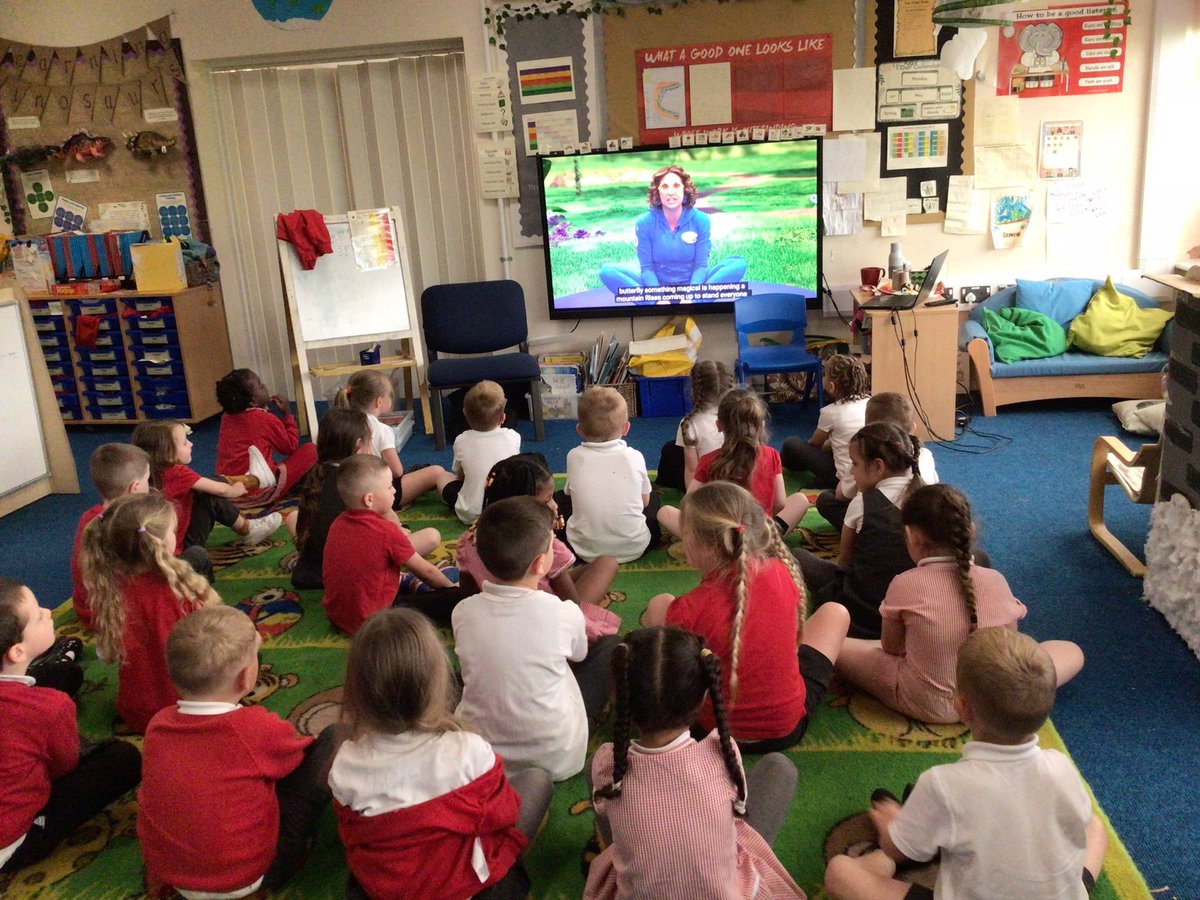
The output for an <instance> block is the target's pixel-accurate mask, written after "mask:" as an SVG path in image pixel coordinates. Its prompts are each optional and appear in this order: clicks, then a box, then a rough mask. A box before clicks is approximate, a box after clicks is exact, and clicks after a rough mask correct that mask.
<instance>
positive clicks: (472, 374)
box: [427, 353, 542, 388]
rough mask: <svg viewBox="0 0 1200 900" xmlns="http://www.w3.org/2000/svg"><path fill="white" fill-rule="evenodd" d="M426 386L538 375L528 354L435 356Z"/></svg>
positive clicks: (527, 378)
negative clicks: (446, 357) (456, 357)
mask: <svg viewBox="0 0 1200 900" xmlns="http://www.w3.org/2000/svg"><path fill="white" fill-rule="evenodd" d="M427 374H428V378H429V386H430V387H435V388H440V387H461V386H463V385H467V384H475V383H476V382H479V381H483V380H484V379H491V380H492V381H532V380H533V379H534V378H541V377H542V373H541V370H540V369H539V368H538V363H537V360H536V359H534V358H533V357H532V356H530V355H529V354H528V353H502V354H501V355H499V356H472V357H468V358H466V359H435V360H434V361H433V362H431V363H430V364H429V369H428V373H427Z"/></svg>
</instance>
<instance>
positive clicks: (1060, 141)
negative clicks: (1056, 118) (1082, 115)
mask: <svg viewBox="0 0 1200 900" xmlns="http://www.w3.org/2000/svg"><path fill="white" fill-rule="evenodd" d="M1082 158H1083V122H1081V121H1074V122H1043V123H1042V143H1041V147H1040V152H1039V154H1038V177H1039V178H1045V179H1054V178H1078V177H1079V176H1080V174H1081V173H1080V161H1081V160H1082Z"/></svg>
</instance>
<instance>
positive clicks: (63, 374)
mask: <svg viewBox="0 0 1200 900" xmlns="http://www.w3.org/2000/svg"><path fill="white" fill-rule="evenodd" d="M46 371H47V372H49V373H50V378H51V379H55V378H74V377H75V370H74V369H72V368H71V364H70V363H69V362H50V361H49V360H47V361H46Z"/></svg>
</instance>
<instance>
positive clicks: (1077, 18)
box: [996, 2, 1128, 97]
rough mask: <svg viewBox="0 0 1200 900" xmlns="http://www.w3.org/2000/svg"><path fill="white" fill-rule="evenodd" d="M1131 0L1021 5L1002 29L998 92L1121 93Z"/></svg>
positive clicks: (1044, 94) (1034, 94)
mask: <svg viewBox="0 0 1200 900" xmlns="http://www.w3.org/2000/svg"><path fill="white" fill-rule="evenodd" d="M1127 14H1128V4H1127V3H1117V2H1113V3H1097V4H1087V5H1084V6H1060V7H1056V8H1054V9H1029V10H1016V11H1014V12H1013V13H1012V14H1011V18H1012V20H1013V26H1014V27H1013V29H1012V36H1011V37H1005V35H1004V31H1003V30H1002V31H1001V32H1000V44H999V49H998V50H997V54H996V92H997V93H999V94H1016V95H1018V96H1021V97H1066V96H1071V95H1078V94H1111V93H1119V92H1120V91H1121V87H1122V84H1123V82H1124V71H1125V48H1126V47H1127V46H1128V43H1127V42H1126V40H1125V17H1126V15H1127Z"/></svg>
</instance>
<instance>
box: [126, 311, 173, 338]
mask: <svg viewBox="0 0 1200 900" xmlns="http://www.w3.org/2000/svg"><path fill="white" fill-rule="evenodd" d="M125 323H126V324H127V325H128V326H129V333H130V334H131V335H132V334H135V333H138V332H144V333H146V334H156V333H158V332H161V331H174V330H175V314H174V313H163V314H162V315H161V316H157V317H155V318H153V319H149V318H146V317H145V316H129V317H128V318H127V319H126V320H125Z"/></svg>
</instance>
